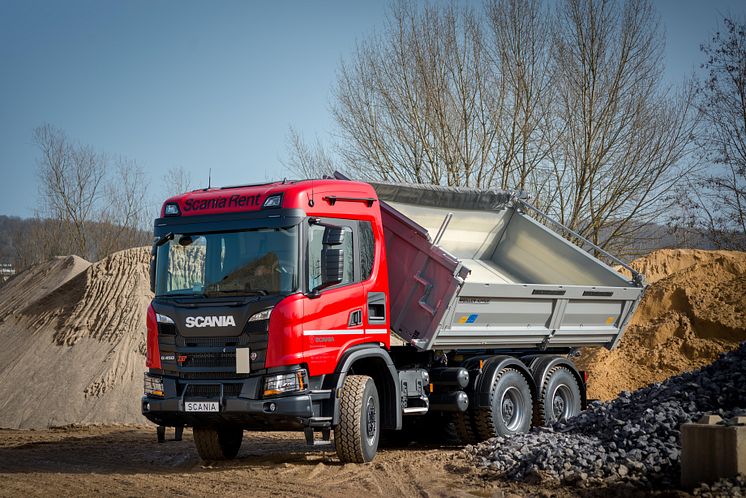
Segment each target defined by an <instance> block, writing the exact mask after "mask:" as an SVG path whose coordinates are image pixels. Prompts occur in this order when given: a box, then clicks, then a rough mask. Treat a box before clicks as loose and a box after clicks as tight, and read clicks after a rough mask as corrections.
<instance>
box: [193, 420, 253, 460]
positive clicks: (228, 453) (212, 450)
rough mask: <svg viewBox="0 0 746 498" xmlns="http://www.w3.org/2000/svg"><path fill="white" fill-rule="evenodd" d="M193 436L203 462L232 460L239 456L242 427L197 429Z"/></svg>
mask: <svg viewBox="0 0 746 498" xmlns="http://www.w3.org/2000/svg"><path fill="white" fill-rule="evenodd" d="M193 434H194V445H195V446H196V447H197V453H199V456H200V458H201V459H202V460H232V459H234V458H236V455H238V450H239V449H240V448H241V441H242V440H243V430H242V429H241V428H240V427H221V428H219V429H216V428H213V427H195V428H194V430H193Z"/></svg>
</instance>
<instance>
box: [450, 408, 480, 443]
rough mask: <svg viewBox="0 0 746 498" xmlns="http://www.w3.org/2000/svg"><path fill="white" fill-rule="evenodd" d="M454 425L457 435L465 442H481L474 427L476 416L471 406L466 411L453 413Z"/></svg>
mask: <svg viewBox="0 0 746 498" xmlns="http://www.w3.org/2000/svg"><path fill="white" fill-rule="evenodd" d="M452 418H453V427H454V429H455V430H456V436H458V438H459V440H460V441H461V442H462V443H463V444H474V443H477V442H479V439H478V438H477V433H476V430H475V429H474V417H473V415H472V412H471V408H470V409H468V410H467V411H465V412H458V413H454V414H452Z"/></svg>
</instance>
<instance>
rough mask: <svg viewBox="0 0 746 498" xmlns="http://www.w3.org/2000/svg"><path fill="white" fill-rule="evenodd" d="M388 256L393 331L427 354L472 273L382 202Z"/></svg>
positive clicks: (406, 219) (409, 221) (410, 221)
mask: <svg viewBox="0 0 746 498" xmlns="http://www.w3.org/2000/svg"><path fill="white" fill-rule="evenodd" d="M381 216H382V218H383V232H384V238H385V241H386V254H387V255H388V267H389V289H390V294H391V328H392V330H394V332H396V333H397V334H398V335H399V336H400V337H401V338H402V339H404V340H406V341H407V342H409V343H410V344H412V345H413V346H416V347H418V348H421V349H427V348H429V347H430V345H431V344H432V342H433V340H434V339H435V337H436V336H437V335H438V332H439V331H440V330H441V329H442V328H443V323H442V320H443V317H444V316H446V313H447V312H448V310H449V309H450V308H451V306H453V305H454V304H455V303H456V301H457V299H456V297H457V294H458V289H459V288H460V287H461V285H462V284H463V283H464V278H465V277H466V275H468V273H469V270H468V269H467V268H465V267H464V266H462V265H461V263H459V261H458V260H457V259H456V258H455V257H453V256H452V255H450V254H448V253H447V252H445V251H443V250H442V249H440V248H438V247H436V246H434V245H433V244H432V243H431V242H430V238H429V236H428V234H427V231H426V230H425V229H424V228H422V227H421V226H419V225H418V224H416V223H414V222H413V221H412V220H410V219H409V218H407V217H406V216H404V215H403V214H401V213H400V212H399V211H397V210H396V209H394V208H393V207H391V206H389V205H388V204H386V203H385V202H381Z"/></svg>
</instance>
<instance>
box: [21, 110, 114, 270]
mask: <svg viewBox="0 0 746 498" xmlns="http://www.w3.org/2000/svg"><path fill="white" fill-rule="evenodd" d="M33 140H34V143H35V144H36V146H37V147H38V148H39V150H40V152H41V158H40V160H39V180H40V184H41V187H40V190H41V195H42V201H43V202H42V206H43V210H44V214H45V215H47V216H48V217H50V218H53V219H56V220H60V221H63V222H64V223H66V224H68V225H69V226H70V228H71V229H72V231H73V236H72V239H73V248H72V249H73V250H74V251H75V252H77V253H78V254H80V255H81V256H83V257H88V256H89V254H88V242H89V241H88V238H87V234H86V224H87V223H89V222H90V221H92V220H93V218H94V216H95V207H96V202H97V201H98V199H99V196H100V194H101V190H102V182H103V180H104V176H105V174H106V158H105V157H104V156H103V155H102V154H99V153H97V152H95V151H94V150H93V149H92V148H91V147H88V146H85V145H79V144H75V143H72V142H71V141H70V140H69V139H68V138H67V136H66V135H65V133H64V132H63V131H62V130H60V129H57V128H54V127H53V126H51V125H49V124H46V125H43V126H40V127H38V128H36V129H35V130H34V134H33Z"/></svg>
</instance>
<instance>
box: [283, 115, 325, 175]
mask: <svg viewBox="0 0 746 498" xmlns="http://www.w3.org/2000/svg"><path fill="white" fill-rule="evenodd" d="M287 152H288V159H287V160H286V161H285V162H284V164H285V167H286V168H287V169H288V170H290V172H291V173H292V174H294V175H297V177H298V178H322V177H323V176H325V175H332V174H333V173H334V170H335V169H336V168H335V165H334V161H333V159H332V158H331V155H330V154H329V153H328V152H327V151H326V149H325V148H324V146H323V145H322V143H321V141H320V140H318V139H317V140H316V143H315V144H314V145H309V144H308V143H307V142H306V141H305V140H303V137H302V136H301V135H300V133H298V131H297V130H296V129H295V128H293V127H292V126H291V127H290V130H289V132H288V137H287Z"/></svg>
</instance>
